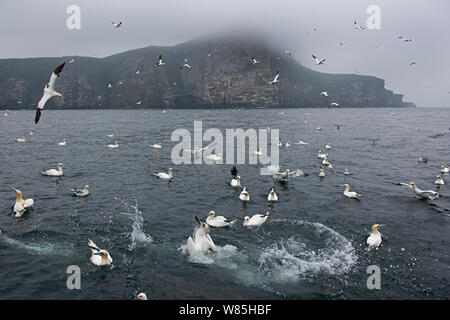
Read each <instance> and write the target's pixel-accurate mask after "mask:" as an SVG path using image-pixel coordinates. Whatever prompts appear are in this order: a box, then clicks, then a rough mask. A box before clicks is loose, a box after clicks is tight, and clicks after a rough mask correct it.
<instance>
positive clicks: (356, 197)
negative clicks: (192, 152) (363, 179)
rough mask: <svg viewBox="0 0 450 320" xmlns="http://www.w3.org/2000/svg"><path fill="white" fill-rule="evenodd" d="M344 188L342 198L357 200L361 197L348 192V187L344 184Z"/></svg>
mask: <svg viewBox="0 0 450 320" xmlns="http://www.w3.org/2000/svg"><path fill="white" fill-rule="evenodd" d="M344 186H345V190H344V196H346V197H349V198H352V199H359V198H360V197H361V194H359V193H356V192H354V191H350V185H349V184H348V183H346V184H344Z"/></svg>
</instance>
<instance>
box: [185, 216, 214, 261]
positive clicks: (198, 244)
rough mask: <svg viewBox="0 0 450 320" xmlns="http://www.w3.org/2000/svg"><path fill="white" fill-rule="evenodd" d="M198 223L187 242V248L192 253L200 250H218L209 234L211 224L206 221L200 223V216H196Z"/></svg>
mask: <svg viewBox="0 0 450 320" xmlns="http://www.w3.org/2000/svg"><path fill="white" fill-rule="evenodd" d="M195 220H196V222H197V225H196V226H195V229H194V234H193V236H192V237H189V238H188V240H187V244H186V249H187V251H188V252H189V254H190V255H192V254H195V253H198V252H210V251H212V252H217V248H216V245H215V244H214V242H213V241H212V239H211V236H210V235H209V225H207V224H206V223H200V221H198V218H197V217H195Z"/></svg>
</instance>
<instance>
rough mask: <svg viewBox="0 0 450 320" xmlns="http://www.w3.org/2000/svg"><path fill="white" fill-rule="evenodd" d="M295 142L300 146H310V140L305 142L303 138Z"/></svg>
mask: <svg viewBox="0 0 450 320" xmlns="http://www.w3.org/2000/svg"><path fill="white" fill-rule="evenodd" d="M294 144H296V145H299V146H309V145H310V143H309V142H304V141H302V140H300V141H297V142H294Z"/></svg>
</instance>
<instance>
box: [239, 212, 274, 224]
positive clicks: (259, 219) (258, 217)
mask: <svg viewBox="0 0 450 320" xmlns="http://www.w3.org/2000/svg"><path fill="white" fill-rule="evenodd" d="M268 217H269V212H267V213H266V214H255V215H254V216H253V217H251V218H250V217H249V216H246V217H245V218H244V223H243V225H244V226H245V227H257V226H260V225H262V224H263V223H264V222H266V220H267V218H268Z"/></svg>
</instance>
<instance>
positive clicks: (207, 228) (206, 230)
mask: <svg viewBox="0 0 450 320" xmlns="http://www.w3.org/2000/svg"><path fill="white" fill-rule="evenodd" d="M203 230H204V231H205V232H209V225H207V224H206V223H205V227H204V228H203Z"/></svg>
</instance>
